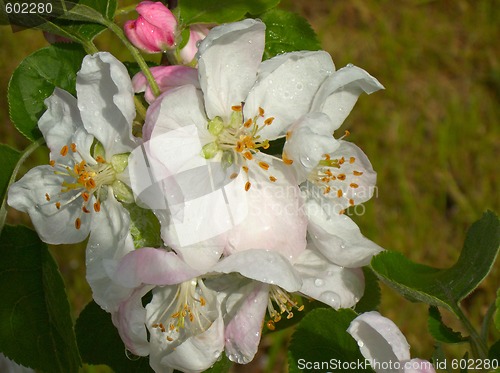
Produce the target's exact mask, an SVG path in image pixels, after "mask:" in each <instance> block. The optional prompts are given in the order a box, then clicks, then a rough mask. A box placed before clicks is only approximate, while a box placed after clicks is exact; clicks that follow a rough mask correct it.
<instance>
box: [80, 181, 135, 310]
mask: <svg viewBox="0 0 500 373" xmlns="http://www.w3.org/2000/svg"><path fill="white" fill-rule="evenodd" d="M129 229H130V215H129V213H128V211H127V210H125V208H123V206H122V205H121V203H119V202H118V201H117V200H116V199H115V197H114V196H113V193H112V191H111V188H109V189H108V198H107V199H106V200H105V201H104V202H102V204H101V211H100V212H98V213H95V214H94V217H93V220H92V226H91V234H90V238H89V242H88V244H87V251H86V266H87V282H88V283H89V284H90V287H91V288H92V294H93V298H94V300H95V301H96V303H97V304H99V305H100V306H101V307H102V308H103V309H104V310H106V311H108V312H113V311H116V310H117V309H118V306H119V304H120V302H121V301H123V300H124V299H126V298H127V297H128V296H129V294H130V293H131V292H132V290H131V287H125V286H123V285H122V284H118V283H116V282H114V281H113V280H112V279H113V278H114V273H115V272H116V270H117V267H118V263H119V261H120V260H121V259H122V258H123V257H124V256H125V255H126V254H127V253H129V252H131V251H133V250H134V243H133V241H132V236H131V235H130V231H129Z"/></svg>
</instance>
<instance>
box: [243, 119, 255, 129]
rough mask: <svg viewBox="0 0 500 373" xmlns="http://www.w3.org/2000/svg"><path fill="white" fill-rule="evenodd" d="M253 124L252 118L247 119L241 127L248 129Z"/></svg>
mask: <svg viewBox="0 0 500 373" xmlns="http://www.w3.org/2000/svg"><path fill="white" fill-rule="evenodd" d="M252 124H253V120H252V118H250V119H248V120H247V121H246V122H245V123H243V127H245V128H250V127H251V126H252Z"/></svg>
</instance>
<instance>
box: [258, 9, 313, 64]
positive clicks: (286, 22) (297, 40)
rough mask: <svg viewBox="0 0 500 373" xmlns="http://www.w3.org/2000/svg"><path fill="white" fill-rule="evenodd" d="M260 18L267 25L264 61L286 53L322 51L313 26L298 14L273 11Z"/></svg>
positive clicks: (278, 10)
mask: <svg viewBox="0 0 500 373" xmlns="http://www.w3.org/2000/svg"><path fill="white" fill-rule="evenodd" d="M260 18H261V19H262V21H263V22H264V23H265V24H266V47H265V49H264V60H267V59H269V58H271V57H274V56H276V55H278V54H282V53H286V52H293V51H302V50H308V51H317V50H320V49H321V44H320V42H319V40H318V38H317V36H316V34H315V32H314V30H313V29H312V28H311V25H310V24H309V22H307V20H306V19H305V18H303V17H301V16H299V15H298V14H295V13H291V12H287V11H285V10H280V9H272V10H270V11H268V12H266V13H264V14H262V15H261V16H260Z"/></svg>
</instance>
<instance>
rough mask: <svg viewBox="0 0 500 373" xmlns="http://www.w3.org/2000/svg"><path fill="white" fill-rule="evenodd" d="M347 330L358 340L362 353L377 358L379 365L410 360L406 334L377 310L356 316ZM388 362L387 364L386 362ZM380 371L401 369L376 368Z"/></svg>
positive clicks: (370, 357) (369, 357)
mask: <svg viewBox="0 0 500 373" xmlns="http://www.w3.org/2000/svg"><path fill="white" fill-rule="evenodd" d="M347 332H348V333H349V334H350V335H351V336H352V337H353V338H354V339H355V340H356V341H357V342H358V346H360V347H359V349H360V351H361V354H362V355H363V356H364V357H365V358H366V359H368V360H370V361H374V360H376V361H377V362H378V363H380V364H379V366H380V367H381V366H384V365H387V364H389V362H391V363H392V365H393V366H394V363H395V362H398V361H407V360H410V345H409V344H408V342H407V341H406V338H405V336H404V335H403V333H401V331H400V330H399V329H398V327H397V326H396V324H394V323H393V322H392V321H391V320H389V319H387V318H385V317H383V316H381V315H380V314H379V313H378V312H376V311H371V312H366V313H363V314H361V315H360V316H358V317H356V318H355V319H354V320H353V321H352V322H351V324H350V325H349V328H348V329H347ZM384 363H386V364H384ZM375 371H376V372H377V373H378V372H384V373H386V372H399V370H394V371H392V370H391V371H390V370H386V369H378V370H377V369H375Z"/></svg>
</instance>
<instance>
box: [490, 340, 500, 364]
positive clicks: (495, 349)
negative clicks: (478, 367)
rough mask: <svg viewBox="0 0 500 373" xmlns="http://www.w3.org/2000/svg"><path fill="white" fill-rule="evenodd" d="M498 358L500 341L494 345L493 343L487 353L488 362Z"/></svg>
mask: <svg viewBox="0 0 500 373" xmlns="http://www.w3.org/2000/svg"><path fill="white" fill-rule="evenodd" d="M499 356H500V339H499V340H498V341H496V342H495V343H493V344H492V345H491V347H490V350H489V351H488V358H489V359H490V360H493V359H498V357H499ZM499 363H500V361H499Z"/></svg>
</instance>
